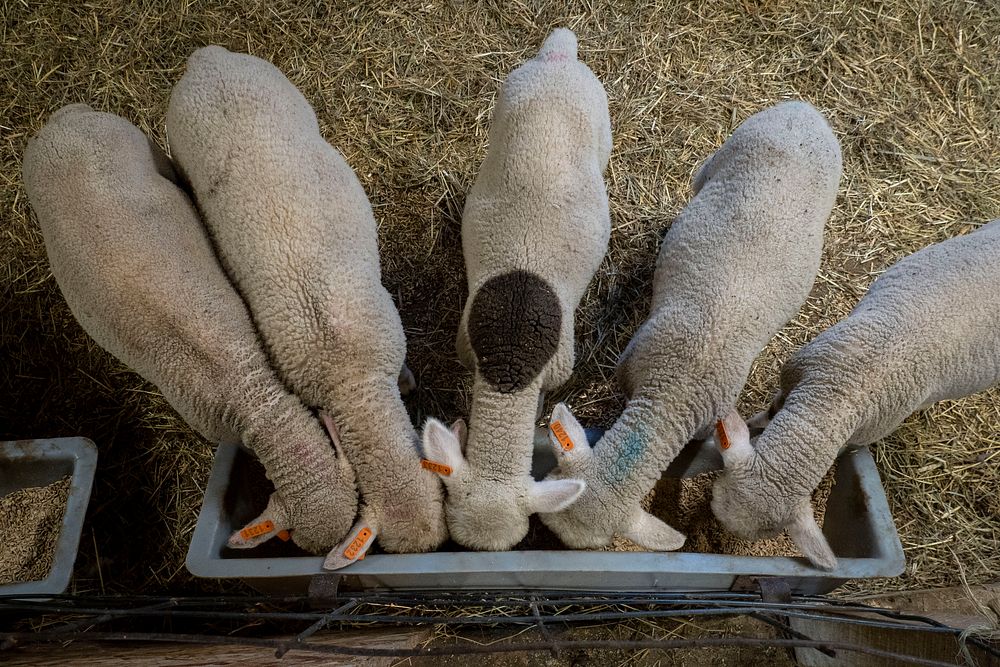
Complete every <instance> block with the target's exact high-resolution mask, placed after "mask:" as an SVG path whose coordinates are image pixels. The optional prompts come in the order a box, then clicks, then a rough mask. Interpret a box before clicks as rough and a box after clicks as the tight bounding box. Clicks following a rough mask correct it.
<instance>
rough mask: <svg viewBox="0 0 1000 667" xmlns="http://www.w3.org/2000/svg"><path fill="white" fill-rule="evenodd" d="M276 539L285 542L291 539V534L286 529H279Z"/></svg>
mask: <svg viewBox="0 0 1000 667" xmlns="http://www.w3.org/2000/svg"><path fill="white" fill-rule="evenodd" d="M278 539H279V540H281V541H282V542H287V541H288V540H290V539H292V534H291V533H289V532H288V531H287V530H279V531H278Z"/></svg>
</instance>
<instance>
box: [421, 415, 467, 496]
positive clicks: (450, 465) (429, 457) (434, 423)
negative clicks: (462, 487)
mask: <svg viewBox="0 0 1000 667" xmlns="http://www.w3.org/2000/svg"><path fill="white" fill-rule="evenodd" d="M463 424H464V422H463ZM460 433H461V428H458V429H455V430H454V431H453V430H449V429H448V427H447V426H445V425H444V424H442V423H441V422H439V421H438V420H437V419H434V418H433V417H431V418H430V419H428V420H427V423H426V424H424V435H423V438H424V460H423V462H422V465H423V466H424V467H425V468H427V469H428V470H432V471H434V472H436V473H437V474H438V475H440V476H441V478H442V479H444V481H445V482H448V481H449V480H450V479H454V477H455V475H458V474H460V473H461V472H463V471H464V470H465V467H466V463H465V457H464V456H463V455H462V444H461V441H460V439H459V435H460Z"/></svg>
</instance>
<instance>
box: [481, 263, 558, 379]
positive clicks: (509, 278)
mask: <svg viewBox="0 0 1000 667" xmlns="http://www.w3.org/2000/svg"><path fill="white" fill-rule="evenodd" d="M561 327H562V309H561V308H560V306H559V297H558V296H556V293H555V290H553V289H552V286H551V285H549V284H548V283H547V282H545V281H544V280H543V279H541V278H540V277H538V276H536V275H535V274H533V273H530V272H528V271H512V272H510V273H504V274H501V275H499V276H494V277H493V278H490V279H489V280H487V281H486V283H485V284H484V285H483V286H482V287H480V288H479V291H478V292H476V296H475V298H474V299H473V301H472V309H471V311H470V312H469V340H470V342H471V343H472V350H473V352H475V354H476V363H477V367H478V369H479V372H480V374H482V376H483V378H484V379H485V380H486V381H487V382H488V383H489V384H490V386H491V387H493V388H494V389H495V390H497V391H501V392H505V393H512V392H515V391H519V390H521V389H524V388H525V387H527V386H528V385H529V384H531V382H532V380H534V379H535V378H536V377H538V374H539V373H541V372H542V369H543V368H545V364H547V363H548V361H549V359H551V358H552V355H554V354H555V352H556V348H557V347H558V346H559V332H560V329H561Z"/></svg>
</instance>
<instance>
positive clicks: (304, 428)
mask: <svg viewBox="0 0 1000 667" xmlns="http://www.w3.org/2000/svg"><path fill="white" fill-rule="evenodd" d="M310 420H313V417H312V415H310V414H309V411H308V410H306V408H305V407H304V406H303V405H302V404H301V403H300V402H299V400H298V399H296V398H295V397H294V396H291V395H278V394H277V392H274V395H273V396H272V400H267V401H264V402H261V403H258V404H257V406H256V409H255V411H254V414H253V415H252V418H246V419H242V420H240V421H243V422H245V423H244V425H243V427H242V428H240V429H239V431H240V434H241V438H242V440H243V443H244V445H246V447H247V448H249V449H250V450H251V451H252V452H253V453H254V454H255V455H256V456H257V458H258V459H259V460H260V462H261V464H262V465H263V466H264V470H265V471H266V472H267V477H268V479H270V480H271V482H272V483H273V484H274V487H275V489H276V490H277V491H279V492H280V493H282V495H284V496H286V497H293V496H294V495H295V494H297V493H298V492H299V491H300V490H301V489H305V488H309V487H315V486H316V485H317V484H320V483H322V482H324V481H325V471H326V470H328V469H330V467H331V466H334V465H336V458H335V454H334V451H333V448H332V447H330V446H329V442H328V441H327V440H326V439H325V438H323V437H322V436H323V434H322V430H321V429H320V427H319V425H318V424H315V423H310ZM313 421H314V420H313Z"/></svg>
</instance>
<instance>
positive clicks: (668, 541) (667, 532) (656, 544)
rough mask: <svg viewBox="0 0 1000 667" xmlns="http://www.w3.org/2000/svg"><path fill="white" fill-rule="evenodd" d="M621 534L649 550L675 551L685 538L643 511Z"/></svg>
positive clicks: (682, 544)
mask: <svg viewBox="0 0 1000 667" xmlns="http://www.w3.org/2000/svg"><path fill="white" fill-rule="evenodd" d="M622 536H623V537H627V538H628V539H630V540H632V541H633V542H635V543H636V544H638V545H639V546H641V547H643V548H645V549H649V550H650V551H675V550H677V549H680V548H681V547H682V546H684V541H685V540H686V539H687V538H685V537H684V535H683V534H682V533H679V532H678V531H676V530H674V529H673V528H671V527H670V526H668V525H667V524H665V523H663V522H662V521H660V520H659V519H657V518H656V517H655V516H653V515H652V514H650V513H649V512H643V511H640V512H639V517H638V519H636V521H635V522H634V523H633V524H632V526H631V528H629V530H628V531H627V532H624V533H622Z"/></svg>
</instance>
